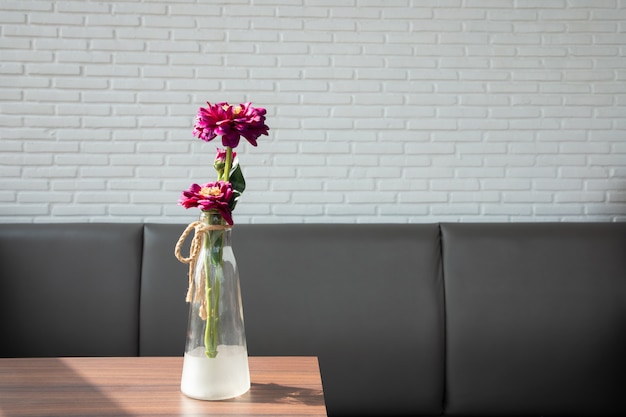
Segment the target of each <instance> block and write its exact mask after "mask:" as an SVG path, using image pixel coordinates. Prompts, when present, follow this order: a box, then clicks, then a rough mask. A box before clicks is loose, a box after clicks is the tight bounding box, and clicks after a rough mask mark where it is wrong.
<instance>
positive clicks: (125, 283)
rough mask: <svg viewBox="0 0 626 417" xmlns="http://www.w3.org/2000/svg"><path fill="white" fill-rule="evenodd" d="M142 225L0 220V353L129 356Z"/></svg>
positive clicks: (135, 314) (133, 344) (132, 345)
mask: <svg viewBox="0 0 626 417" xmlns="http://www.w3.org/2000/svg"><path fill="white" fill-rule="evenodd" d="M142 228H143V226H142V225H138V224H135V225H130V224H40V225H38V224H2V225H0V335H2V336H1V339H2V341H1V342H0V356H3V357H11V356H18V357H28V356H134V355H136V354H137V326H138V311H139V304H138V299H139V297H138V294H139V272H140V265H141V261H140V260H141V248H142Z"/></svg>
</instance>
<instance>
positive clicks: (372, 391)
mask: <svg viewBox="0 0 626 417" xmlns="http://www.w3.org/2000/svg"><path fill="white" fill-rule="evenodd" d="M184 227H185V225H172V224H94V223H89V224H1V225H0V335H1V337H0V356H4V357H31V356H136V355H141V356H157V355H159V356H162V355H167V356H169V355H182V353H183V350H184V341H185V331H186V321H187V314H188V310H187V305H186V304H185V302H184V296H185V292H186V286H187V279H186V274H187V270H186V265H183V264H181V263H179V262H178V261H177V260H176V259H175V257H174V255H173V248H174V244H175V243H176V241H177V239H178V237H179V235H180V233H181V232H182V230H183V229H184ZM233 247H234V250H235V254H236V256H237V261H238V265H239V269H240V277H241V285H242V293H243V301H244V315H245V319H246V331H247V340H248V351H249V354H250V355H276V356H278V355H314V356H318V357H319V360H320V367H321V372H322V379H323V383H324V392H325V397H326V404H327V409H328V414H329V416H396V415H411V416H416V415H421V416H438V415H446V416H461V415H463V416H470V415H471V416H493V415H497V416H522V415H528V416H548V415H551V416H575V415H581V416H603V415H607V416H608V415H613V416H623V415H626V401H624V398H625V395H626V354H625V352H626V223H533V224H530V223H529V224H510V223H507V224H489V223H487V224H462V223H459V224H411V225H398V224H394V225H376V224H369V225H368V224H351V225H345V224H342V225H330V224H326V225H321V224H316V225H314V224H308V225H307V224H299V225H293V224H290V225H286V224H285V225H280V224H272V225H267V224H266V225H236V226H235V228H234V231H233ZM184 251H185V250H184Z"/></svg>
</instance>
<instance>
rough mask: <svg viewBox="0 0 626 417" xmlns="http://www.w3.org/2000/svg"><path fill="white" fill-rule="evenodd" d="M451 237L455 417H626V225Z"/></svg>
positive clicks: (450, 409) (450, 392) (448, 278)
mask: <svg viewBox="0 0 626 417" xmlns="http://www.w3.org/2000/svg"><path fill="white" fill-rule="evenodd" d="M441 228H442V239H443V265H444V274H445V288H446V338H447V361H446V381H447V382H446V384H447V398H446V403H447V406H446V412H447V414H450V415H499V416H512V415H567V416H572V415H592V416H601V415H626V402H624V395H625V393H626V223H605V224H592V223H588V224H575V223H568V224H550V223H546V224H541V223H536V224H497V225H496V224H444V225H442V226H441Z"/></svg>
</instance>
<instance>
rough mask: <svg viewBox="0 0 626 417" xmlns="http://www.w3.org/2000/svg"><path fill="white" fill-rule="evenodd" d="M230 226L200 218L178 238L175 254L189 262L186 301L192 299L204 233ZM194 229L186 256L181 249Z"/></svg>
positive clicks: (181, 260)
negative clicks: (204, 220)
mask: <svg viewBox="0 0 626 417" xmlns="http://www.w3.org/2000/svg"><path fill="white" fill-rule="evenodd" d="M230 228H231V226H226V225H221V224H206V223H205V222H203V221H200V220H198V221H195V222H193V223H189V225H188V226H187V228H186V229H185V231H184V232H183V233H182V234H181V235H180V237H179V238H178V242H176V246H175V248H174V255H176V259H178V260H179V261H180V262H182V263H184V264H189V288H188V289H187V296H186V297H185V301H187V302H188V303H189V302H191V300H192V296H191V295H192V292H193V276H194V273H195V267H196V261H197V259H198V255H199V254H200V250H201V249H202V237H203V235H204V233H206V232H208V231H210V230H226V229H230ZM192 230H195V232H194V235H193V238H192V239H191V246H190V248H189V256H188V257H186V258H185V257H183V256H182V255H181V253H180V249H181V247H182V246H183V243H184V242H185V240H186V239H187V236H188V235H189V233H191V231H192Z"/></svg>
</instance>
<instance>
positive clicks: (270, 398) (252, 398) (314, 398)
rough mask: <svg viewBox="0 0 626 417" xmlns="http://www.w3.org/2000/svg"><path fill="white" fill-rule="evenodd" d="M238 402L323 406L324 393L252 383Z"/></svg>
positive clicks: (314, 390) (307, 389) (308, 389)
mask: <svg viewBox="0 0 626 417" xmlns="http://www.w3.org/2000/svg"><path fill="white" fill-rule="evenodd" d="M238 401H249V402H253V403H266V402H267V403H273V404H301V405H309V406H323V405H324V393H323V391H322V390H317V389H310V388H299V387H289V386H285V385H278V384H258V383H254V382H253V383H252V384H251V388H250V391H249V392H248V394H246V395H244V396H242V397H239V398H238Z"/></svg>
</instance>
